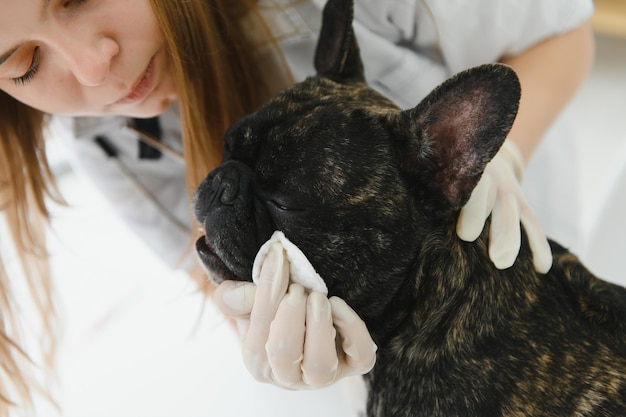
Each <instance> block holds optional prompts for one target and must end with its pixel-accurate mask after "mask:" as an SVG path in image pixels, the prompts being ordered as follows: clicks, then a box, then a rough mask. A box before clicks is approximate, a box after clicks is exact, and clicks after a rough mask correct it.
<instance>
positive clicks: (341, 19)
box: [315, 0, 364, 82]
mask: <svg viewBox="0 0 626 417" xmlns="http://www.w3.org/2000/svg"><path fill="white" fill-rule="evenodd" d="M353 18H354V4H353V0H329V1H328V2H327V3H326V6H324V13H323V17H322V29H321V31H320V37H319V40H318V42H317V46H316V49H315V69H316V70H317V73H318V75H321V76H324V77H328V78H331V79H333V80H336V81H340V82H341V81H347V80H357V81H363V80H364V75H363V63H362V61H361V54H360V52H359V45H358V43H357V41H356V37H355V36H354V29H353V28H352V19H353Z"/></svg>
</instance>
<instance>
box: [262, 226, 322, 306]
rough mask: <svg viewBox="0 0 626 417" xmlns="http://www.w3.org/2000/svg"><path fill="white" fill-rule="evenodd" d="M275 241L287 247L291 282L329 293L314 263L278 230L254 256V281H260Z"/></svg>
mask: <svg viewBox="0 0 626 417" xmlns="http://www.w3.org/2000/svg"><path fill="white" fill-rule="evenodd" d="M275 242H280V244H281V245H283V248H285V253H286V254H287V259H288V260H289V264H290V273H291V282H295V283H296V284H300V285H302V286H303V287H304V288H306V289H307V290H308V291H316V292H321V293H324V294H325V295H328V288H327V287H326V283H325V282H324V280H323V279H322V277H320V276H319V274H318V273H317V272H315V268H313V265H311V263H310V262H309V260H308V259H307V258H306V256H304V253H302V251H301V250H300V249H298V247H297V246H296V245H294V244H293V243H291V242H290V241H289V239H287V238H286V237H285V235H284V233H283V232H281V231H278V230H277V231H275V232H274V234H273V235H272V237H271V238H270V239H269V240H268V241H267V242H265V243H264V244H263V246H261V249H259V252H258V253H257V255H256V258H254V264H253V265H252V281H254V282H255V283H256V282H257V281H258V279H259V274H260V272H261V264H262V263H263V259H265V255H267V252H268V251H269V248H270V246H271V245H272V244H273V243H275Z"/></svg>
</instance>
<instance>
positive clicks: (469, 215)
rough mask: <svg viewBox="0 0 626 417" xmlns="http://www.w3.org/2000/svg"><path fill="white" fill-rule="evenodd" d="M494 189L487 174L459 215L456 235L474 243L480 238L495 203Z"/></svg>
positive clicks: (479, 182)
mask: <svg viewBox="0 0 626 417" xmlns="http://www.w3.org/2000/svg"><path fill="white" fill-rule="evenodd" d="M492 188H493V186H492V179H491V177H490V176H489V175H488V174H486V173H485V174H484V175H483V176H482V178H481V179H480V180H479V181H478V184H477V185H476V187H475V188H474V190H473V191H472V194H471V195H470V199H469V200H468V201H467V203H466V204H465V205H464V206H463V208H462V209H461V213H460V214H459V219H458V220H457V224H456V233H457V235H458V236H459V237H460V238H461V239H462V240H464V241H466V242H473V241H475V240H476V239H477V238H478V236H480V233H481V232H482V230H483V228H484V226H485V220H486V219H487V217H489V213H490V212H491V209H492V207H493V205H494V202H495V193H494V191H493V190H492Z"/></svg>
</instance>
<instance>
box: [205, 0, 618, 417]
mask: <svg viewBox="0 0 626 417" xmlns="http://www.w3.org/2000/svg"><path fill="white" fill-rule="evenodd" d="M352 7H353V6H352V2H351V1H348V0H331V1H329V2H328V4H327V6H326V9H325V12H324V24H323V28H322V33H321V35H320V42H319V45H318V51H317V53H316V68H317V71H318V75H317V76H315V77H311V78H309V79H307V80H306V81H304V82H302V83H299V84H297V85H295V86H294V87H292V88H290V89H288V90H286V91H285V92H283V93H281V94H279V95H278V96H277V97H275V98H274V99H273V100H271V101H270V102H269V103H268V104H267V105H265V106H264V107H262V108H261V109H260V110H259V111H257V112H256V113H254V114H252V115H249V116H247V117H245V118H243V119H242V120H240V121H239V122H237V123H236V124H235V125H234V126H233V127H232V128H231V129H230V130H229V132H228V133H227V134H226V138H225V140H226V150H225V155H224V162H223V163H222V165H221V166H220V167H218V168H217V169H216V170H214V171H213V172H212V173H210V174H209V176H208V177H207V179H206V180H205V182H204V183H203V184H202V185H201V186H200V187H199V188H198V191H197V193H196V198H195V209H196V216H197V218H198V220H199V221H200V222H201V223H202V224H203V225H204V227H205V230H206V238H203V239H201V240H199V242H198V251H199V254H200V257H201V258H202V260H203V261H204V262H205V264H206V265H207V268H208V269H209V270H210V271H212V276H213V278H214V279H215V280H216V281H217V282H219V281H221V280H223V279H239V278H238V277H246V279H248V277H250V275H251V272H250V271H251V265H252V260H253V258H254V256H255V254H256V252H257V250H258V248H259V246H260V245H261V244H262V243H263V242H264V241H265V240H266V239H268V238H269V236H270V235H271V233H272V231H273V230H276V229H280V230H282V231H283V232H285V234H286V235H287V237H288V238H289V239H291V240H292V241H293V242H294V243H296V244H297V245H298V246H299V247H300V248H301V249H302V250H303V251H304V253H306V254H307V256H308V258H309V259H310V260H311V262H312V263H313V265H314V266H315V267H316V269H317V270H318V272H319V273H320V275H321V276H322V277H324V279H325V280H326V283H327V285H328V287H329V291H330V294H331V295H339V296H341V297H342V298H344V299H345V300H346V301H347V302H348V303H349V304H350V305H351V306H352V307H353V308H354V309H355V310H356V311H357V312H358V314H359V315H360V316H361V317H362V318H363V319H364V320H365V322H366V323H367V325H368V328H369V330H370V331H371V333H372V336H373V338H374V340H375V341H376V343H377V345H378V347H379V349H378V353H377V362H376V365H375V367H374V369H373V370H372V371H371V372H370V373H369V374H367V375H366V377H365V378H366V381H367V384H368V387H369V396H368V406H367V410H368V411H367V413H368V416H371V417H382V416H427V417H436V416H442V417H443V416H445V417H452V416H489V417H492V416H626V290H624V289H623V288H621V287H618V286H615V285H612V284H609V283H606V282H604V281H601V280H599V279H597V278H596V277H594V276H593V275H592V274H591V273H590V272H589V271H588V270H587V269H585V267H584V266H583V265H582V264H581V263H580V262H579V260H578V259H577V258H576V257H575V256H574V255H572V254H571V253H569V252H568V251H567V250H566V249H564V248H563V247H561V246H560V245H558V244H556V243H554V242H552V243H551V245H552V251H553V255H554V261H553V266H552V269H551V270H550V272H549V273H548V274H546V275H539V274H537V273H536V272H535V270H534V268H533V263H532V254H531V252H530V249H529V245H528V242H527V241H526V238H525V235H524V234H522V246H521V250H520V253H519V256H518V258H517V261H516V262H515V264H514V265H513V267H511V268H508V269H506V270H498V269H497V268H495V266H494V265H493V264H492V263H491V261H490V260H489V257H488V251H487V243H488V242H487V239H488V236H487V232H486V231H485V232H483V234H482V235H481V236H480V238H479V239H478V240H477V241H476V242H473V243H468V242H464V241H461V240H460V239H459V238H458V237H457V235H456V233H455V223H456V219H457V217H458V214H459V210H460V208H461V207H462V206H463V204H464V203H465V202H466V201H467V199H468V198H469V195H470V193H471V191H472V189H473V187H474V186H475V185H476V182H477V181H478V180H479V178H480V175H481V173H482V171H483V169H484V166H485V164H486V163H487V162H488V161H489V160H490V159H491V158H492V157H493V155H494V154H495V153H496V152H497V150H498V148H499V147H500V145H501V144H502V141H503V140H504V138H505V137H506V135H507V133H508V131H509V129H510V126H511V124H512V122H513V120H514V117H515V114H516V111H517V105H518V101H519V93H520V92H519V84H518V81H517V78H516V77H515V75H514V73H513V72H512V71H511V70H510V69H508V68H507V67H504V66H500V65H488V66H483V67H479V68H476V69H472V70H469V71H467V72H464V73H462V74H459V75H457V76H456V77H454V78H453V79H452V80H450V81H448V82H446V83H444V84H443V85H442V86H440V87H439V88H437V89H436V90H435V91H434V92H433V93H432V94H431V95H429V96H428V97H427V98H426V99H425V100H424V101H423V102H422V103H420V104H419V105H418V106H417V107H415V108H414V109H411V110H407V111H401V110H400V109H399V108H398V107H396V106H395V105H394V104H393V103H391V102H390V101H389V100H387V99H385V98H384V97H382V96H381V95H380V94H378V93H376V92H375V91H374V90H372V89H370V88H368V87H367V85H366V84H365V80H364V78H363V72H362V64H361V61H360V57H359V53H358V47H357V45H356V40H355V38H354V35H353V32H352V28H351V23H352ZM487 229H488V227H487V228H485V230H487Z"/></svg>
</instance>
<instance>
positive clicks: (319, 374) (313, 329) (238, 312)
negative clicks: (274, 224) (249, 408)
mask: <svg viewBox="0 0 626 417" xmlns="http://www.w3.org/2000/svg"><path fill="white" fill-rule="evenodd" d="M214 299H215V302H216V304H217V306H218V308H219V309H220V310H221V312H222V313H223V314H224V315H225V316H227V317H232V318H234V319H235V321H236V323H237V327H238V330H239V332H240V338H241V340H242V351H243V359H244V363H245V365H246V367H247V369H248V371H249V372H250V373H251V374H252V375H253V376H254V377H255V378H256V379H257V380H259V381H262V382H271V383H273V384H275V385H277V386H280V387H283V388H290V389H311V388H321V387H325V386H328V385H330V384H332V383H334V382H335V381H337V380H339V379H341V378H343V377H345V376H349V375H361V374H364V373H367V372H368V371H370V370H371V369H372V367H373V366H374V362H375V360H376V345H375V344H374V342H373V341H372V338H371V336H370V334H369V332H368V330H367V328H366V327H365V323H363V321H362V320H361V319H360V318H359V317H358V316H357V314H356V313H355V312H354V310H352V309H351V308H350V307H349V306H348V305H347V304H346V303H345V302H344V301H343V300H341V299H340V298H338V297H331V298H330V299H328V298H326V296H325V295H323V294H322V293H318V292H312V293H310V294H307V293H306V291H305V289H304V287H302V286H301V285H299V284H293V283H292V284H289V264H288V261H287V259H286V256H285V253H284V251H283V249H282V246H281V245H280V244H273V245H272V246H271V248H270V250H269V252H268V254H267V256H266V258H265V261H264V262H263V265H262V267H261V273H260V275H259V280H258V284H257V285H255V284H252V283H249V282H239V281H225V282H223V283H222V284H220V286H219V287H218V288H217V290H216V292H215V295H214ZM305 330H306V331H305ZM336 340H338V342H337V341H336Z"/></svg>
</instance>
